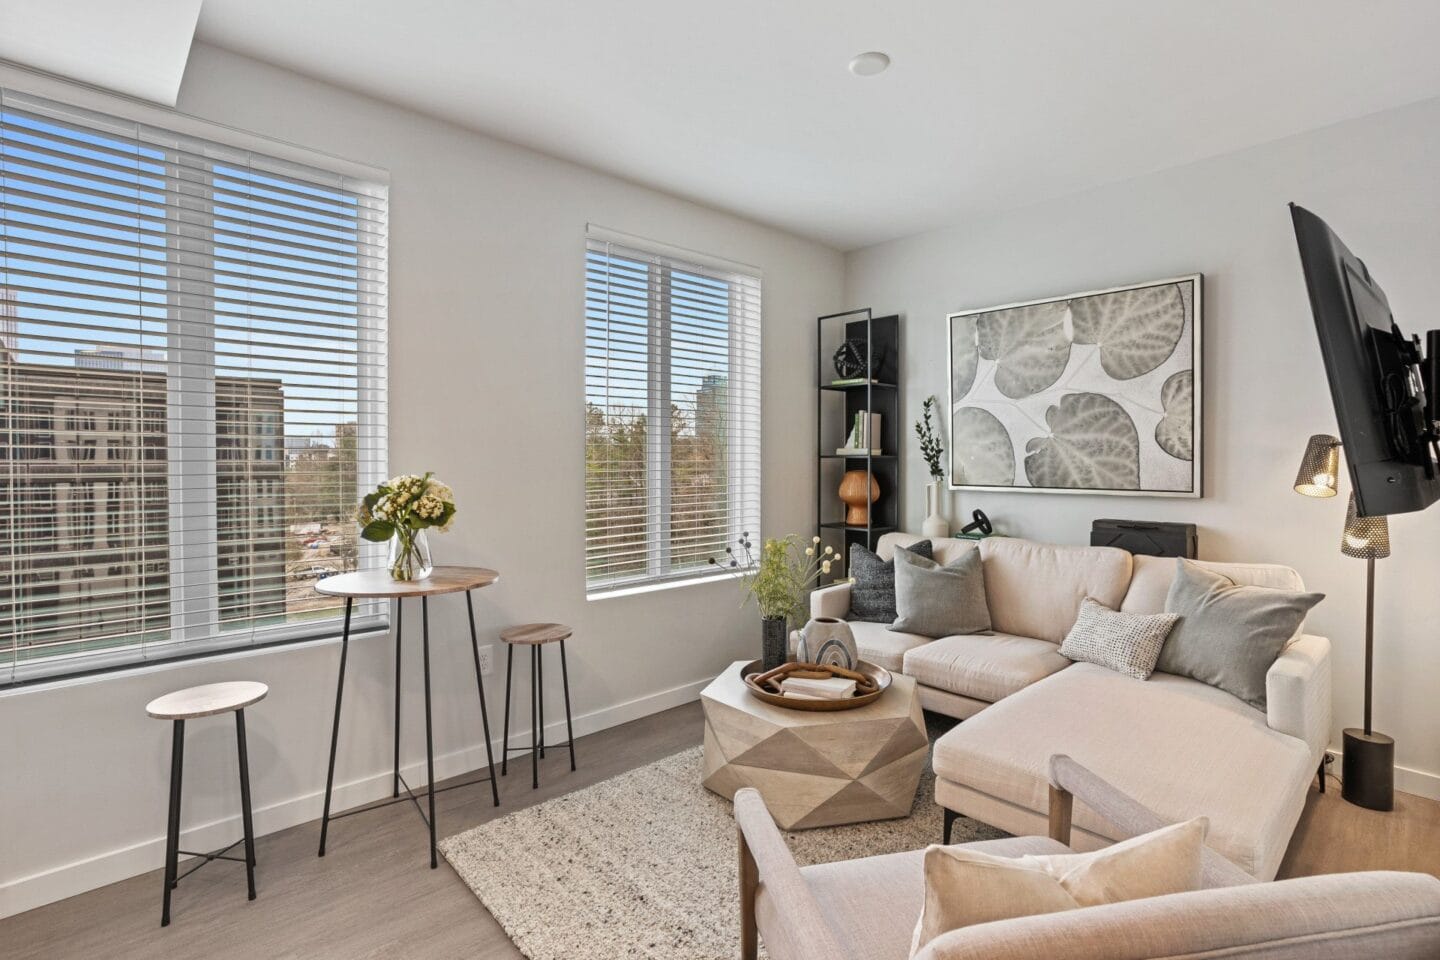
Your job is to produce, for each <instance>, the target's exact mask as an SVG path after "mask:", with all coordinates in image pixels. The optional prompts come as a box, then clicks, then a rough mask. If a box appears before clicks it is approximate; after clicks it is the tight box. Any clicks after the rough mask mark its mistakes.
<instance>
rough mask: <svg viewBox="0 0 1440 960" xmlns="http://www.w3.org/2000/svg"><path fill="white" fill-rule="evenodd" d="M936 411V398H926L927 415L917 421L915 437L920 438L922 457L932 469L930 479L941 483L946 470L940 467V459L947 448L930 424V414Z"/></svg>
mask: <svg viewBox="0 0 1440 960" xmlns="http://www.w3.org/2000/svg"><path fill="white" fill-rule="evenodd" d="M934 409H935V397H934V396H929V397H926V398H925V415H924V416H923V417H922V418H921V419H919V420H916V421H915V436H917V437H919V438H920V455H921V456H923V457H924V458H925V463H926V465H927V466H929V467H930V479H931V480H933V481H935V482H936V483H939V482H940V481H941V480H944V479H945V470H944V469H943V468H942V467H941V466H940V458H941V457H942V456H943V455H944V453H945V446H944V444H942V443H941V442H940V438H939V437H938V436H936V434H935V428H934V426H933V425H932V424H931V422H930V414H931V412H932V411H933V410H934Z"/></svg>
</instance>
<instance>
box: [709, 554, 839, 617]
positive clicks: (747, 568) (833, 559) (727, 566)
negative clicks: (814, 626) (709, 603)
mask: <svg viewBox="0 0 1440 960" xmlns="http://www.w3.org/2000/svg"><path fill="white" fill-rule="evenodd" d="M736 546H738V547H739V548H740V551H741V553H743V557H742V556H741V553H737V552H736V550H735V547H726V548H725V555H726V557H727V558H728V559H725V560H720V559H717V558H715V557H711V558H710V564H711V566H716V567H720V568H722V569H724V570H725V571H726V572H729V573H732V574H733V575H734V576H735V577H737V578H738V579H739V580H740V581H741V582H742V583H743V584H744V585H745V601H746V602H749V601H750V600H752V599H753V600H754V601H755V605H756V606H758V607H759V608H760V616H761V617H763V618H765V619H767V620H779V619H784V620H786V621H788V622H789V623H792V624H798V623H801V622H803V621H804V620H805V619H806V608H805V598H806V596H807V595H808V594H809V592H810V591H811V590H813V589H814V588H815V587H817V586H819V583H820V578H821V577H822V576H828V575H829V574H830V572H831V571H832V570H836V569H838V568H839V566H840V565H841V559H840V554H838V553H836V552H835V548H834V547H830V546H827V547H825V548H824V549H823V550H822V549H821V548H820V538H819V537H814V538H812V539H811V540H810V542H809V543H808V544H806V543H805V542H804V541H803V540H801V539H800V537H798V536H795V535H793V534H792V535H790V536H788V537H780V538H771V539H769V540H766V541H765V543H764V545H763V546H762V547H761V548H760V559H759V562H758V563H757V562H756V559H755V555H754V553H753V548H754V544H753V543H751V541H750V534H748V533H745V534H741V536H740V539H739V540H737V541H736Z"/></svg>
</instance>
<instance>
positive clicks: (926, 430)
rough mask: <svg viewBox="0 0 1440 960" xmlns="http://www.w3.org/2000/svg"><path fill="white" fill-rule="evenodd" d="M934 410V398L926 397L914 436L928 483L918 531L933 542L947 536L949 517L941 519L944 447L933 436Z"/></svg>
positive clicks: (942, 515) (943, 494) (938, 439)
mask: <svg viewBox="0 0 1440 960" xmlns="http://www.w3.org/2000/svg"><path fill="white" fill-rule="evenodd" d="M934 410H935V398H934V397H926V398H925V404H924V415H923V416H921V418H920V419H919V420H916V421H915V437H916V439H918V440H919V441H920V455H921V456H922V457H924V458H925V466H926V467H928V468H929V469H930V482H929V483H927V484H925V522H924V523H922V524H920V532H921V533H923V534H924V535H925V536H926V537H929V538H930V539H932V540H934V539H937V538H943V537H948V536H950V518H949V517H947V516H945V487H944V484H945V470H944V468H943V467H941V465H940V461H941V458H942V457H944V456H945V445H944V443H942V442H941V440H940V437H939V436H938V435H937V434H936V433H935V424H934V423H933V422H932V421H931V419H930V415H931V413H933V412H934Z"/></svg>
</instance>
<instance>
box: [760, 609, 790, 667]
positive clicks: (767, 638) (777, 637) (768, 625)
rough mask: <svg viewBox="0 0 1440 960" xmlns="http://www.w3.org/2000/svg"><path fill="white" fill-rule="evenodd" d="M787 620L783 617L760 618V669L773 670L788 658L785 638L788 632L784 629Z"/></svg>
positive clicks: (786, 638)
mask: <svg viewBox="0 0 1440 960" xmlns="http://www.w3.org/2000/svg"><path fill="white" fill-rule="evenodd" d="M787 625H788V624H787V622H786V620H785V618H784V617H761V618H760V669H761V670H762V671H766V672H768V671H770V670H774V669H775V668H776V667H778V666H780V665H781V664H782V663H784V662H785V661H786V659H787V658H788V656H787V655H788V652H789V651H788V650H787V649H786V647H787V640H788V634H787V633H786V631H785V627H786V626H787Z"/></svg>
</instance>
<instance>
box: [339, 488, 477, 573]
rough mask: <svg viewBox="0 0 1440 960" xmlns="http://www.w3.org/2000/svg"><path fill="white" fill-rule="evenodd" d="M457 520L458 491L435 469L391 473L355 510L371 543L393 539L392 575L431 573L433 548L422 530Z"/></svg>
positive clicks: (443, 528) (445, 527)
mask: <svg viewBox="0 0 1440 960" xmlns="http://www.w3.org/2000/svg"><path fill="white" fill-rule="evenodd" d="M454 520H455V492H454V491H453V490H451V489H450V487H449V486H448V485H446V484H445V483H442V482H441V481H439V480H436V479H435V475H434V474H433V473H426V474H425V475H424V476H417V475H416V474H413V473H406V474H401V475H400V476H398V477H391V478H390V479H389V480H386V481H385V482H384V483H382V484H380V485H379V486H377V487H376V488H375V490H374V492H372V493H369V494H366V495H365V498H364V499H363V500H361V501H360V506H359V508H358V509H357V510H356V511H355V521H356V522H357V523H359V524H360V536H361V537H362V538H364V539H366V540H369V541H370V542H371V543H384V542H385V541H387V540H389V541H391V550H390V563H389V567H390V576H391V577H393V578H394V579H396V580H423V579H424V578H425V577H427V576H429V575H430V552H429V547H428V546H427V545H426V544H425V542H424V538H423V536H422V535H421V531H423V530H427V529H430V528H434V529H436V530H438V531H440V532H441V533H446V532H448V531H449V529H450V525H451V523H453V522H454Z"/></svg>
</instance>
